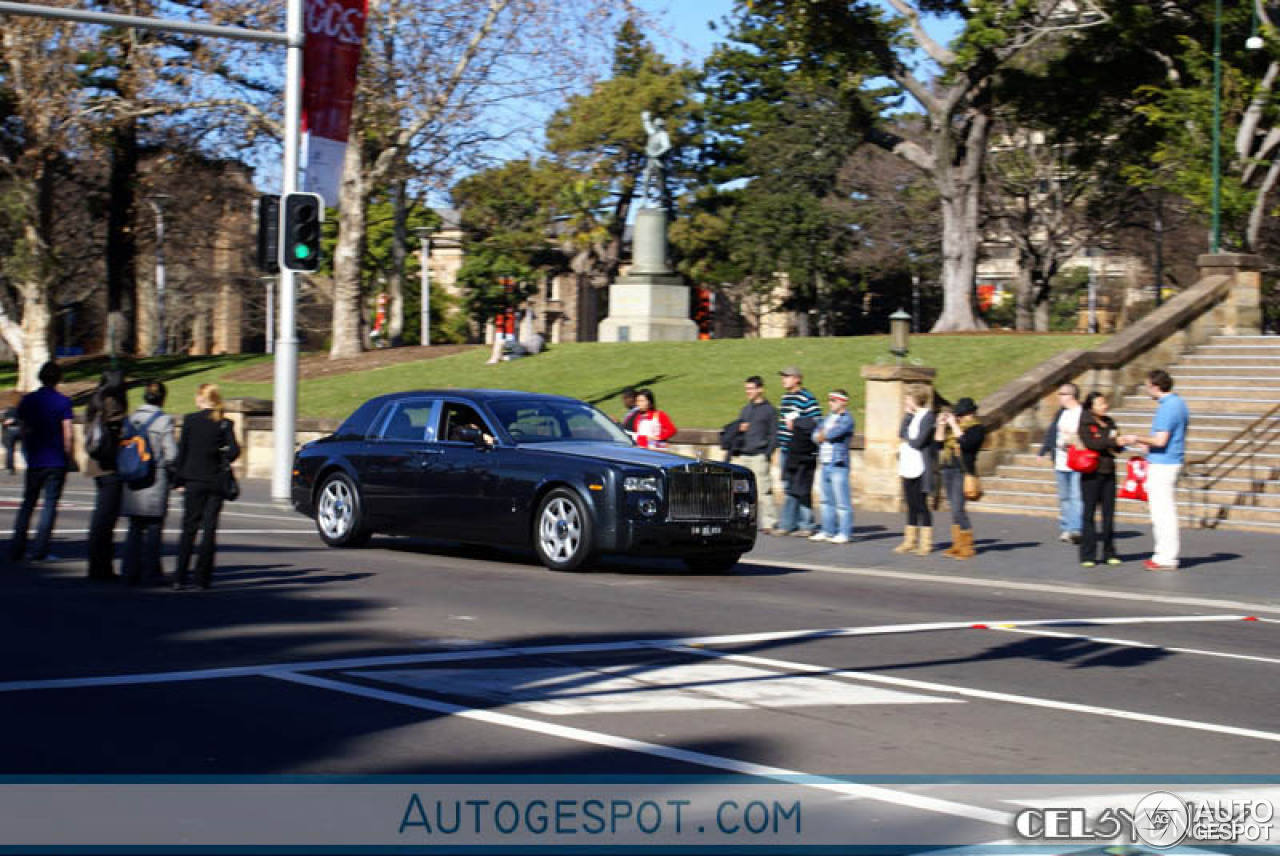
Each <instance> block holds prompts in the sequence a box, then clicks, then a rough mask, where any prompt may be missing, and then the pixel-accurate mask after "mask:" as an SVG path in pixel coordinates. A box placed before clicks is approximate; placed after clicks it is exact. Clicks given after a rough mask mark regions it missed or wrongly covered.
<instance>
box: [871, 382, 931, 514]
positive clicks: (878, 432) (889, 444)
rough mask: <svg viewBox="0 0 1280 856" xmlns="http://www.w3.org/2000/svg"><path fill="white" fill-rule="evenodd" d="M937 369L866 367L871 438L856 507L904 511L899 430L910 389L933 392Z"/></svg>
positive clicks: (872, 509)
mask: <svg viewBox="0 0 1280 856" xmlns="http://www.w3.org/2000/svg"><path fill="white" fill-rule="evenodd" d="M936 374H937V370H936V369H931V368H924V367H921V366H864V367H863V369H862V378H863V380H865V381H866V384H867V416H866V419H865V420H864V430H865V433H866V438H867V445H866V449H865V450H864V451H863V453H862V459H863V472H862V478H861V479H859V480H858V484H857V490H856V494H857V499H856V501H855V503H854V507H855V508H865V509H868V510H870V511H900V510H901V509H902V481H901V480H900V479H899V478H898V443H899V442H900V441H899V439H898V430H899V429H900V428H901V427H902V416H903V414H904V413H906V409H905V407H904V406H903V403H904V402H905V400H906V394H907V391H908V390H910V389H914V388H917V387H925V388H927V389H928V390H929V395H930V397H932V395H933V378H934V375H936Z"/></svg>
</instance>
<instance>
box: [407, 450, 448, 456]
mask: <svg viewBox="0 0 1280 856" xmlns="http://www.w3.org/2000/svg"><path fill="white" fill-rule="evenodd" d="M413 453H414V454H415V455H443V454H444V449H414V450H413Z"/></svg>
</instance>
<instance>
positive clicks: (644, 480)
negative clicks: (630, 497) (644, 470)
mask: <svg viewBox="0 0 1280 856" xmlns="http://www.w3.org/2000/svg"><path fill="white" fill-rule="evenodd" d="M622 489H623V490H625V491H627V492H628V493H631V492H633V491H648V492H650V493H657V492H658V477H657V476H627V477H626V478H625V479H623V480H622Z"/></svg>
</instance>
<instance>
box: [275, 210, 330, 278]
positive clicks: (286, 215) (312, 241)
mask: <svg viewBox="0 0 1280 856" xmlns="http://www.w3.org/2000/svg"><path fill="white" fill-rule="evenodd" d="M323 222H324V201H323V200H321V199H320V196H319V194H316V193H287V194H285V196H284V198H283V199H282V200H281V201H280V266H281V267H282V268H286V269H288V270H301V271H314V270H317V269H319V267H320V224H321V223H323Z"/></svg>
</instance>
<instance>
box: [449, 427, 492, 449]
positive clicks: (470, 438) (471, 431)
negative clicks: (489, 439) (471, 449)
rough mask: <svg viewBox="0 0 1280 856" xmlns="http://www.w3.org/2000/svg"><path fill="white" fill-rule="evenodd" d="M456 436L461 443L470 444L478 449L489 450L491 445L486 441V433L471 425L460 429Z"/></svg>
mask: <svg viewBox="0 0 1280 856" xmlns="http://www.w3.org/2000/svg"><path fill="white" fill-rule="evenodd" d="M456 436H457V438H458V440H459V441H460V442H463V443H470V444H471V445H473V446H475V447H476V448H477V449H487V448H489V444H488V443H486V442H485V440H484V432H483V431H481V430H480V429H479V428H476V427H473V426H471V425H465V426H463V427H461V428H459V429H458V431H457V435H456Z"/></svg>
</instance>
